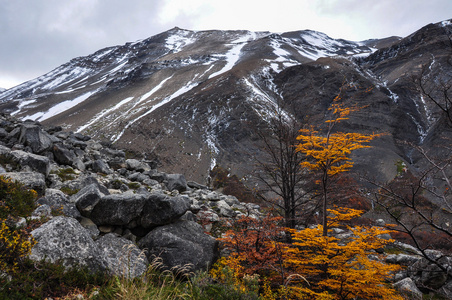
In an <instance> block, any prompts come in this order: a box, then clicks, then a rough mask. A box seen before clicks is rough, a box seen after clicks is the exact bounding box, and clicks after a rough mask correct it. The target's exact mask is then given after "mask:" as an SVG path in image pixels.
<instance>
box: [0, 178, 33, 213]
mask: <svg viewBox="0 0 452 300" xmlns="http://www.w3.org/2000/svg"><path fill="white" fill-rule="evenodd" d="M37 195H38V194H37V193H36V191H34V190H27V189H26V188H24V186H23V185H22V184H21V183H18V182H13V181H12V180H11V179H9V178H6V177H4V176H0V219H2V220H3V219H6V218H8V217H13V218H16V217H27V216H30V215H31V213H32V212H33V211H34V210H35V208H36V204H35V199H36V197H37Z"/></svg>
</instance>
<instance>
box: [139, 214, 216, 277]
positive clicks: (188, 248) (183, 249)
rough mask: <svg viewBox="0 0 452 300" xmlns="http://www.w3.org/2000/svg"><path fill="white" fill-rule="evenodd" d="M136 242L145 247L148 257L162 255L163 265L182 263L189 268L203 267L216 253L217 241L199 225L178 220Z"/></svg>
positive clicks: (191, 270) (171, 266) (207, 265)
mask: <svg viewBox="0 0 452 300" xmlns="http://www.w3.org/2000/svg"><path fill="white" fill-rule="evenodd" d="M138 246H139V247H140V248H142V249H147V251H146V255H147V257H148V259H149V261H152V260H153V259H154V258H155V257H160V258H161V259H162V263H163V268H164V269H171V268H173V267H184V268H185V269H186V270H187V271H188V272H194V271H197V270H206V269H207V268H208V267H209V266H212V264H213V263H214V262H215V260H216V259H217V257H218V242H217V240H216V239H215V238H213V237H211V236H210V235H207V234H205V233H204V230H203V228H202V226H201V225H199V224H198V223H195V222H192V221H185V220H179V221H177V222H175V223H172V224H169V225H164V226H160V227H157V228H155V229H154V230H152V231H150V232H149V233H148V234H147V235H146V236H145V237H143V238H142V239H141V240H140V241H139V243H138Z"/></svg>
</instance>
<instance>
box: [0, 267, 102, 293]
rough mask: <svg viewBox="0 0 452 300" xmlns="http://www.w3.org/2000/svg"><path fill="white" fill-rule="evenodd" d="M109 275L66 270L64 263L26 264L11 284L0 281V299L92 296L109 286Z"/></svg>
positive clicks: (2, 279) (6, 281)
mask: <svg viewBox="0 0 452 300" xmlns="http://www.w3.org/2000/svg"><path fill="white" fill-rule="evenodd" d="M108 280H109V277H108V276H107V275H106V274H105V273H95V274H93V273H91V272H90V271H88V269H86V268H73V269H68V270H66V269H65V268H64V267H63V265H62V264H60V263H49V262H45V261H42V262H33V261H31V260H29V259H27V260H25V262H24V263H23V264H21V265H20V266H19V268H18V271H17V272H16V273H15V274H14V275H13V276H12V277H11V278H10V280H8V279H7V278H6V277H2V278H0V299H17V300H19V299H20V300H22V299H46V298H49V297H51V298H56V297H62V298H64V299H67V296H68V295H71V294H72V295H76V294H82V295H90V294H92V292H93V291H95V290H99V287H100V286H103V285H105V284H106V283H107V282H108Z"/></svg>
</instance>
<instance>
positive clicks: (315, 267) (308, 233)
mask: <svg viewBox="0 0 452 300" xmlns="http://www.w3.org/2000/svg"><path fill="white" fill-rule="evenodd" d="M328 212H329V217H328V227H329V228H330V229H329V235H328V236H324V235H323V234H322V232H323V228H322V226H321V225H318V226H317V227H315V228H306V229H303V230H295V229H289V228H283V227H280V226H278V225H277V224H278V221H279V219H280V218H274V217H272V216H271V215H268V216H266V217H264V218H262V219H253V218H250V217H242V218H241V219H240V220H238V221H237V224H236V226H234V227H233V229H231V230H229V231H228V232H227V233H226V235H225V237H224V238H222V239H221V240H222V242H223V245H224V247H225V248H226V250H228V251H229V252H230V254H229V256H227V257H224V258H222V259H221V260H220V262H219V265H217V266H216V268H214V272H217V273H218V270H221V269H222V268H228V270H230V271H231V273H232V276H233V278H234V280H235V283H236V284H237V285H238V286H241V287H242V288H244V289H245V287H246V281H247V278H250V276H255V275H258V276H259V280H260V282H261V290H262V293H261V295H263V296H262V297H263V298H264V299H334V300H335V299H358V298H359V299H402V298H401V297H400V296H398V295H397V293H396V292H395V290H394V289H393V288H392V287H391V286H390V285H389V284H388V283H387V282H386V280H387V279H388V277H390V276H391V273H392V272H394V271H396V270H398V269H399V267H398V266H395V265H388V264H385V263H384V262H383V260H382V259H381V258H380V257H379V254H377V252H375V250H376V249H381V248H383V247H384V246H385V245H387V244H389V243H391V242H393V240H391V239H383V238H382V236H384V235H385V234H387V233H389V232H390V230H387V229H383V228H379V227H367V226H355V227H350V226H347V225H344V224H345V223H346V222H348V221H350V220H351V219H353V218H356V217H358V216H360V214H361V213H362V211H358V210H355V209H350V208H337V209H335V210H329V211H328ZM275 221H276V222H275ZM333 228H334V230H338V229H339V228H342V230H343V231H344V232H347V236H346V237H342V238H339V237H335V236H333V235H332V232H333ZM289 234H290V240H291V242H287V238H285V237H288V236H287V235H289Z"/></svg>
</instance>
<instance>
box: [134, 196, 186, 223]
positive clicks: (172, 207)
mask: <svg viewBox="0 0 452 300" xmlns="http://www.w3.org/2000/svg"><path fill="white" fill-rule="evenodd" d="M190 204H191V201H190V199H189V198H188V197H170V196H167V195H164V194H157V193H156V194H150V195H149V196H148V197H147V199H146V201H145V203H144V207H143V212H142V214H141V226H143V227H144V228H150V227H155V226H159V225H165V224H169V223H171V222H174V221H175V220H177V219H179V218H180V217H181V216H182V215H184V214H185V213H186V212H187V210H189V209H190Z"/></svg>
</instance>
